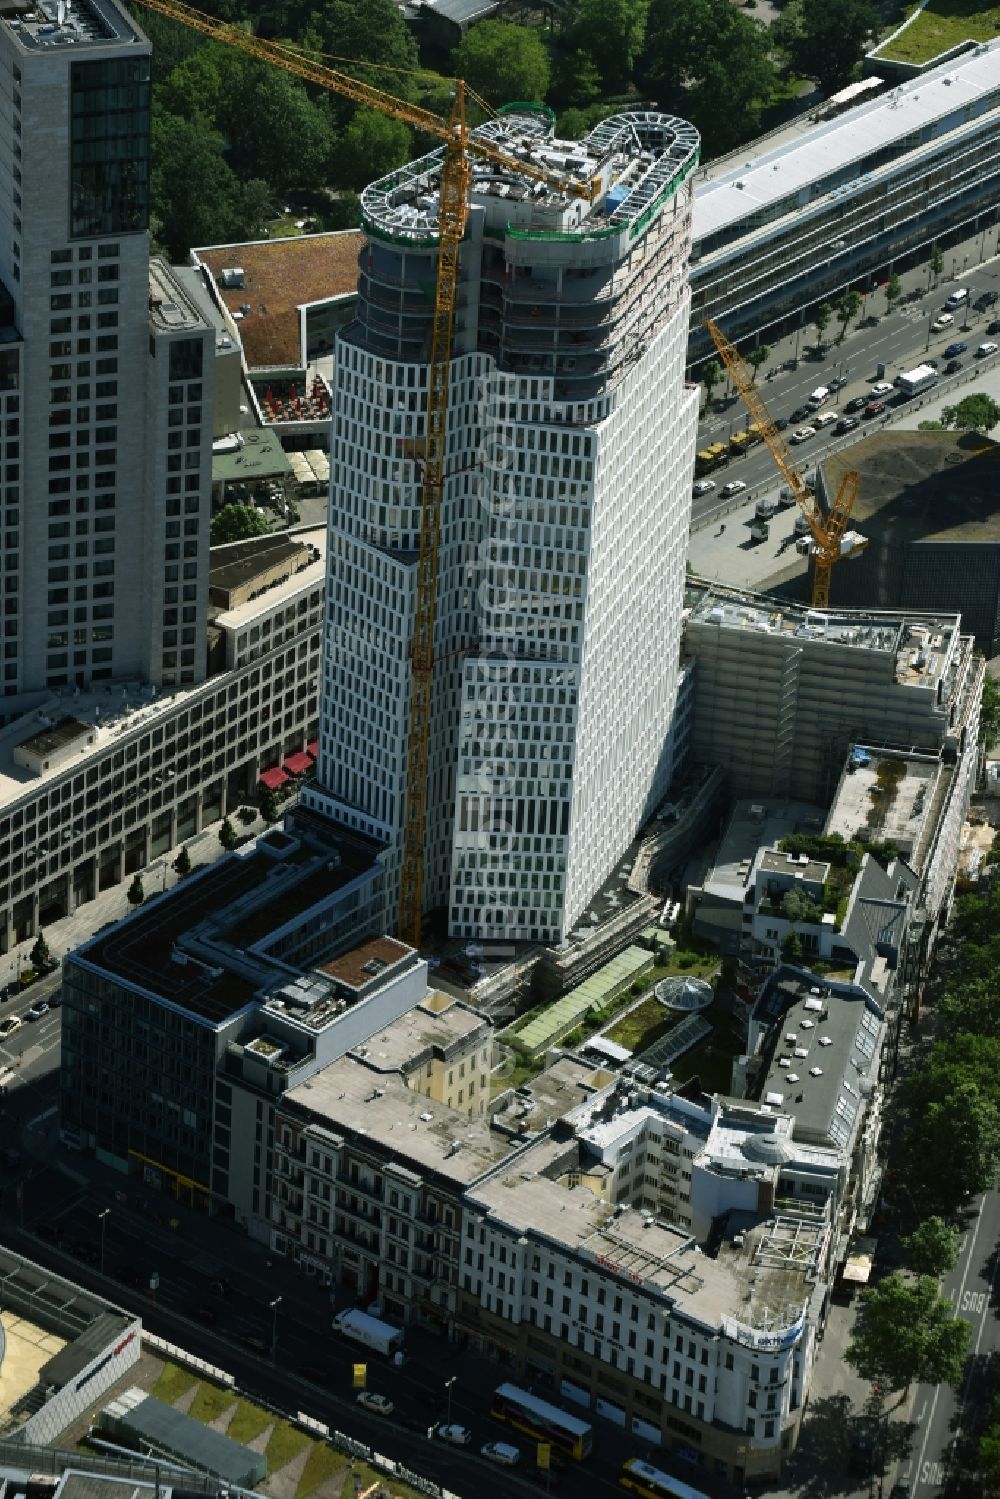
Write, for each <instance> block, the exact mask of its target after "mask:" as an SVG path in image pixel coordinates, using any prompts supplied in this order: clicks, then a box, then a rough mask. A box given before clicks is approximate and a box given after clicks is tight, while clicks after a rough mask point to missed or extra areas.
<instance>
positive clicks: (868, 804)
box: [826, 750, 941, 858]
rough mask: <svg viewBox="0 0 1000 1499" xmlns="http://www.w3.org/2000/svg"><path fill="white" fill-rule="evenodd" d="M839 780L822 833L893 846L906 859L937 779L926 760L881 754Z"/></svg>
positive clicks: (935, 766)
mask: <svg viewBox="0 0 1000 1499" xmlns="http://www.w3.org/2000/svg"><path fill="white" fill-rule="evenodd" d="M868 755H869V760H868V763H867V764H863V765H862V764H855V768H854V769H852V770H851V771H850V772H849V773H845V774H844V775H843V776H842V777H841V781H840V785H839V786H838V788H837V796H836V800H835V801H834V803H833V805H832V807H831V808H830V812H829V814H828V817H827V823H826V832H827V833H839V834H840V836H841V837H842V838H844V839H845V840H847V841H850V840H851V839H853V838H856V839H859V840H860V841H861V842H865V843H870V842H875V843H893V844H895V846H896V848H897V849H898V850H899V852H900V854H901V855H902V856H903V857H904V858H908V857H909V856H910V855H911V854H912V852H913V850H914V849H915V848H916V847H917V845H918V843H919V841H920V837H921V834H922V832H923V829H924V826H925V824H926V822H927V818H928V816H929V815H930V811H931V807H932V805H933V801H934V788H935V786H936V785H937V781H938V777H939V776H940V774H941V765H940V763H939V761H938V760H937V759H935V758H932V757H930V756H928V757H922V756H908V757H906V758H905V759H904V758H901V757H900V756H897V755H879V754H878V753H877V752H876V751H874V750H869V751H868Z"/></svg>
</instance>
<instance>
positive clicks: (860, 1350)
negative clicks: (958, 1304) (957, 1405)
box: [844, 1274, 972, 1390]
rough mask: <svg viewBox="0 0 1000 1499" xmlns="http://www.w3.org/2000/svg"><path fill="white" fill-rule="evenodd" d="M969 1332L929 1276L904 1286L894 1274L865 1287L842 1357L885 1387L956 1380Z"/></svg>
mask: <svg viewBox="0 0 1000 1499" xmlns="http://www.w3.org/2000/svg"><path fill="white" fill-rule="evenodd" d="M971 1331H972V1329H971V1328H970V1326H969V1323H968V1322H965V1321H964V1320H963V1319H962V1318H961V1317H956V1316H955V1309H954V1307H953V1306H952V1304H951V1302H950V1301H946V1300H945V1299H944V1297H943V1296H939V1295H938V1288H937V1283H936V1282H935V1281H933V1280H932V1279H931V1277H930V1276H929V1275H922V1276H921V1277H920V1279H919V1280H918V1281H917V1283H916V1285H908V1284H907V1283H906V1281H904V1280H903V1279H902V1277H901V1276H899V1275H898V1274H894V1275H890V1276H888V1277H887V1278H886V1279H885V1280H884V1281H882V1283H881V1285H878V1286H875V1287H873V1289H871V1290H869V1291H866V1292H865V1294H864V1299H863V1300H862V1303H861V1312H860V1315H859V1317H858V1321H857V1323H856V1324H855V1329H854V1335H853V1337H852V1338H851V1341H850V1343H849V1344H848V1345H847V1348H846V1350H845V1352H844V1361H845V1363H848V1364H850V1365H851V1367H852V1368H853V1369H855V1370H856V1371H857V1372H858V1374H860V1375H861V1377H862V1379H867V1380H878V1382H879V1384H880V1385H882V1386H883V1387H884V1388H886V1389H889V1390H905V1389H907V1388H908V1387H909V1386H910V1385H911V1384H913V1383H915V1382H916V1383H919V1384H957V1382H958V1380H959V1379H960V1377H961V1373H962V1361H963V1359H964V1358H965V1352H966V1349H967V1347H968V1344H969V1337H970V1334H971Z"/></svg>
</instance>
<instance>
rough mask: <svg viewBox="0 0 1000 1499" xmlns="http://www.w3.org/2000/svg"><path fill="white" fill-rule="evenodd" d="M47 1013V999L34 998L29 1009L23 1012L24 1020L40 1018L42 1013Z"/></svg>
mask: <svg viewBox="0 0 1000 1499" xmlns="http://www.w3.org/2000/svg"><path fill="white" fill-rule="evenodd" d="M48 1013H49V1002H48V1000H47V999H36V1000H35V1003H34V1004H33V1005H32V1006H31V1009H30V1010H28V1011H27V1012H26V1013H25V1017H24V1018H25V1020H41V1018H42V1016H43V1015H47V1014H48Z"/></svg>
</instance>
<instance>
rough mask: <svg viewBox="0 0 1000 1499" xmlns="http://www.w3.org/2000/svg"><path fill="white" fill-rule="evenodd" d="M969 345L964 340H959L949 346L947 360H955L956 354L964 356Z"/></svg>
mask: <svg viewBox="0 0 1000 1499" xmlns="http://www.w3.org/2000/svg"><path fill="white" fill-rule="evenodd" d="M968 347H969V345H968V344H967V343H966V342H965V340H964V339H962V338H957V339H956V340H955V342H954V343H951V344H949V345H948V347H947V348H946V349H945V351H944V357H945V358H946V359H954V357H955V355H956V354H964V353H965V351H966V349H967V348H968Z"/></svg>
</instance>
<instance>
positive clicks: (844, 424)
mask: <svg viewBox="0 0 1000 1499" xmlns="http://www.w3.org/2000/svg"><path fill="white" fill-rule="evenodd" d="M859 425H860V423H859V421H858V418H857V417H856V416H842V417H841V418H840V421H839V422H838V423H837V425H836V426H835V427H834V429H833V430H834V432H836V433H837V434H838V436H843V434H844V433H845V432H853V431H854V429H855V427H857V426H859Z"/></svg>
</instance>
